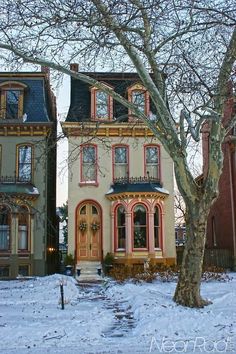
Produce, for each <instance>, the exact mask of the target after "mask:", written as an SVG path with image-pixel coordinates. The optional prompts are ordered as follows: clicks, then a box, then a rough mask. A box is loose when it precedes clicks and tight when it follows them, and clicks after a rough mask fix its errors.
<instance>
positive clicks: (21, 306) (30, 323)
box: [0, 273, 236, 354]
mask: <svg viewBox="0 0 236 354" xmlns="http://www.w3.org/2000/svg"><path fill="white" fill-rule="evenodd" d="M230 276H231V277H232V280H231V281H229V282H217V281H211V282H204V283H203V284H202V294H203V296H204V297H205V298H208V299H210V300H212V301H213V304H212V305H209V306H207V307H205V308H204V309H188V308H184V307H181V306H177V305H176V304H175V303H174V302H173V301H172V296H173V293H174V289H175V286H176V283H174V282H171V283H162V282H160V281H156V282H154V283H151V284H147V283H145V284H144V283H143V284H137V285H136V284H133V283H131V282H127V283H126V284H123V285H120V284H117V283H115V282H112V281H110V282H107V283H105V284H103V285H94V286H92V287H86V286H84V287H82V286H77V284H76V281H75V280H74V279H73V278H72V277H66V276H62V275H58V274H55V275H52V276H48V277H42V278H35V279H29V280H15V281H1V282H0V352H1V353H4V354H9V353H12V354H13V353H14V354H16V353H17V354H22V353H36V354H44V353H65V354H73V353H77V354H78V353H79V354H87V353H130V354H133V353H134V354H135V353H204V352H206V353H207V352H208V353H209V352H210V353H224V352H227V353H236V344H235V335H236V316H235V314H236V301H235V298H236V275H235V274H234V275H233V274H232V273H231V274H230ZM60 282H63V283H64V286H63V288H64V296H65V309H64V310H62V309H61V305H60V301H59V300H60Z"/></svg>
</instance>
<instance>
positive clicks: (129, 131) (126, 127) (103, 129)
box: [62, 122, 154, 137]
mask: <svg viewBox="0 0 236 354" xmlns="http://www.w3.org/2000/svg"><path fill="white" fill-rule="evenodd" d="M62 129H63V131H64V133H65V134H66V135H67V136H99V137H110V136H111V137H124V136H125V137H153V136H154V134H153V132H152V131H151V130H150V129H148V127H147V126H146V125H145V124H143V123H141V122H129V123H115V122H112V123H111V122H108V123H104V122H102V123H98V122H64V123H62Z"/></svg>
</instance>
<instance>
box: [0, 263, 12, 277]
mask: <svg viewBox="0 0 236 354" xmlns="http://www.w3.org/2000/svg"><path fill="white" fill-rule="evenodd" d="M9 269H10V267H9V266H8V265H6V266H4V265H2V266H0V277H9V275H10V272H9Z"/></svg>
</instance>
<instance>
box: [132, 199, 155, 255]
mask: <svg viewBox="0 0 236 354" xmlns="http://www.w3.org/2000/svg"><path fill="white" fill-rule="evenodd" d="M137 205H143V206H144V207H145V209H146V235H147V240H146V246H147V247H145V248H134V208H135V207H136V206H137ZM148 211H149V208H148V207H147V205H146V203H143V202H138V201H137V203H135V204H134V205H133V207H132V214H131V215H132V216H131V235H132V251H133V252H135V251H148V250H149V248H150V247H149V227H148V221H149V220H148Z"/></svg>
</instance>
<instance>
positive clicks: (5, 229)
mask: <svg viewBox="0 0 236 354" xmlns="http://www.w3.org/2000/svg"><path fill="white" fill-rule="evenodd" d="M10 225H11V217H10V210H9V208H8V207H6V206H5V205H0V251H8V250H9V249H10V232H11V228H10Z"/></svg>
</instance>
